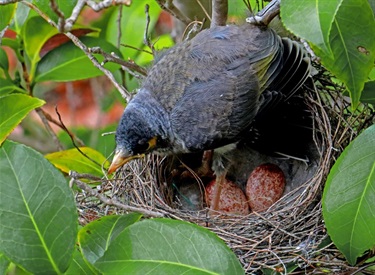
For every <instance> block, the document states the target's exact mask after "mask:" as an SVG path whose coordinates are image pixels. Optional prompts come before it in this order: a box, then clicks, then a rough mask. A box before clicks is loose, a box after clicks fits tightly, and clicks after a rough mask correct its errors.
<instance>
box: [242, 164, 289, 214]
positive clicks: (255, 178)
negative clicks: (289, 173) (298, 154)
mask: <svg viewBox="0 0 375 275" xmlns="http://www.w3.org/2000/svg"><path fill="white" fill-rule="evenodd" d="M284 188H285V175H284V173H283V171H282V170H281V169H280V168H279V167H278V166H277V165H275V164H271V163H266V164H262V165H259V166H258V167H256V168H255V169H254V170H253V171H252V172H251V174H250V176H249V178H248V180H247V184H246V196H247V198H248V202H249V206H250V208H251V210H252V211H256V212H261V211H265V210H267V209H268V208H269V207H270V206H271V205H272V204H274V203H275V202H276V201H278V200H279V199H280V198H281V196H282V195H283V192H284Z"/></svg>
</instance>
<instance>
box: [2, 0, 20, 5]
mask: <svg viewBox="0 0 375 275" xmlns="http://www.w3.org/2000/svg"><path fill="white" fill-rule="evenodd" d="M19 1H20V0H0V5H8V4H13V3H17V2H19Z"/></svg>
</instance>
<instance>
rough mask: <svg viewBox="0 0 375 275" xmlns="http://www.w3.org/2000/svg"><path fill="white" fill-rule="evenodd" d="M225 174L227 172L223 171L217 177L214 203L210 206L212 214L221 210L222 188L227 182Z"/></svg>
mask: <svg viewBox="0 0 375 275" xmlns="http://www.w3.org/2000/svg"><path fill="white" fill-rule="evenodd" d="M225 176H226V173H223V174H220V175H218V176H217V177H216V183H215V187H214V192H213V198H212V203H211V206H210V214H213V213H215V212H217V211H218V210H219V203H220V196H221V190H222V189H223V184H225Z"/></svg>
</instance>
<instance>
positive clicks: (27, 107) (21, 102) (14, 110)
mask: <svg viewBox="0 0 375 275" xmlns="http://www.w3.org/2000/svg"><path fill="white" fill-rule="evenodd" d="M44 103H45V102H44V101H43V100H41V99H38V98H35V97H30V96H28V95H23V94H10V95H6V96H3V97H0V110H1V112H0V145H1V144H2V143H3V142H4V140H5V139H6V137H7V136H8V135H9V134H10V133H11V132H12V131H13V129H14V128H15V127H16V126H17V125H18V124H19V123H20V122H21V121H22V120H23V119H24V118H25V116H26V115H27V114H28V113H29V112H30V111H32V110H34V109H35V108H38V107H40V106H42V105H43V104H44Z"/></svg>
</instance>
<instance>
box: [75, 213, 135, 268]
mask: <svg viewBox="0 0 375 275" xmlns="http://www.w3.org/2000/svg"><path fill="white" fill-rule="evenodd" d="M141 217H142V215H141V214H138V213H130V214H127V215H124V216H116V215H112V216H105V217H103V218H100V219H98V220H95V221H93V222H90V223H89V224H88V225H86V226H85V227H83V228H82V229H81V230H80V231H79V232H78V242H79V244H80V246H81V249H82V253H83V255H84V256H85V258H86V259H87V260H88V261H89V262H90V263H92V264H93V263H95V262H96V261H97V260H98V259H99V258H100V257H102V256H103V255H104V252H105V251H107V249H108V247H109V245H110V244H111V243H112V242H114V240H115V239H116V238H117V236H118V235H119V234H120V233H121V232H122V231H123V230H124V229H125V228H127V227H128V226H129V225H132V224H133V223H135V222H137V221H139V219H140V218H141Z"/></svg>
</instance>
